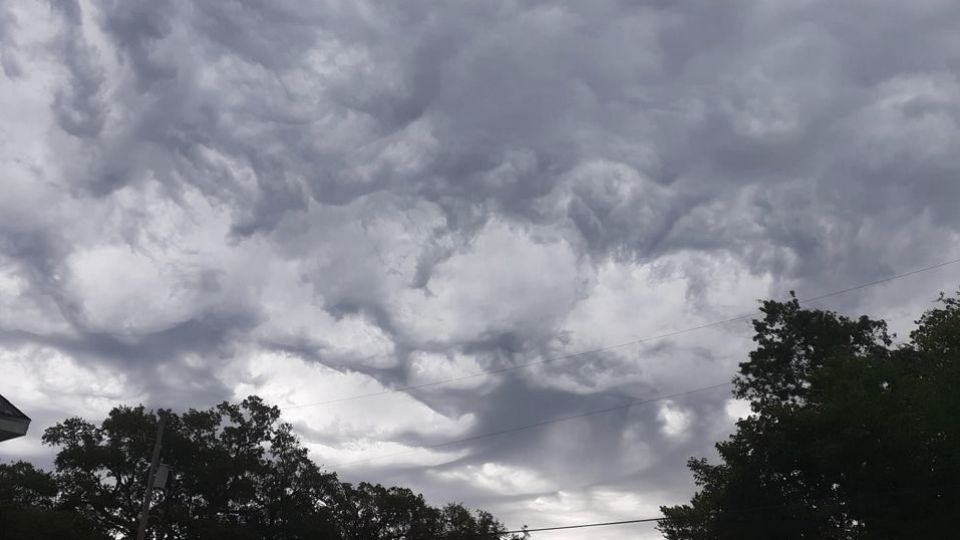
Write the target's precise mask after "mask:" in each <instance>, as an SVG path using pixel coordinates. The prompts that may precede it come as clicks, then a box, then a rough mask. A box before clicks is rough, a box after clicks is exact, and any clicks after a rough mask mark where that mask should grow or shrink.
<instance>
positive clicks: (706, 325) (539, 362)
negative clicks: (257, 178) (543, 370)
mask: <svg viewBox="0 0 960 540" xmlns="http://www.w3.org/2000/svg"><path fill="white" fill-rule="evenodd" d="M957 263H960V259H953V260H950V261H945V262H941V263H938V264H934V265H931V266H925V267H923V268H918V269H916V270H911V271H909V272H904V273H901V274H895V275H892V276H890V277H886V278H883V279H878V280H876V281H870V282H868V283H862V284H859V285H854V286H852V287H847V288H844V289H840V290H836V291H831V292H828V293H825V294H821V295H819V296H813V297H811V298H804V299H801V300H799V302H800V303H801V304H804V303H809V302H816V301H818V300H824V299H827V298H832V297H835V296H840V295H842V294H846V293H850V292H854V291H858V290H862V289H866V288H869V287H874V286H876V285H881V284H884V283H889V282H891V281H895V280H898V279H902V278H905V277H909V276H913V275H916V274H921V273H923V272H929V271H931V270H936V269H938V268H943V267H945V266H950V265H953V264H957ZM762 314H763V313H762V312H760V311H753V312H750V313H745V314H743V315H738V316H736V317H730V318H728V319H721V320H716V321H712V322H708V323H704V324H700V325H697V326H690V327H687V328H682V329H680V330H674V331H671V332H666V333H663V334H656V335H651V336H646V337H642V338H639V339H635V340H633V341H626V342H623V343H618V344H615V345H608V346H605V347H600V348H597V349H590V350H587V351H580V352H577V353H572V354H566V355H561V356H554V357H549V358H544V359H542V360H536V361H533V362H527V363H523V364H517V365H514V366H507V367H503V368H497V369H491V370H486V371H481V372H478V373H471V374H469V375H463V376H460V377H453V378H450V379H443V380H440V381H433V382H428V383H422V384H414V385H409V386H400V387H397V388H390V389H387V390H383V391H380V392H372V393H368V394H358V395H355V396H349V397H344V398H337V399H331V400H326V401H317V402H314V403H304V404H300V405H290V406H287V407H282V408H281V410H283V411H288V410H293V409H302V408H305V407H316V406H321V405H331V404H333V403H342V402H345V401H354V400H358V399H364V398H371V397H377V396H382V395H386V394H392V393H395V392H407V391H411V390H420V389H423V388H430V387H434V386H440V385H444V384H449V383H453V382H458V381H464V380H468V379H475V378H477V377H484V376H487V375H497V374H500V373H506V372H509V371H514V370H518V369H524V368H528V367H531V366H536V365H542V364H547V363H551V362H557V361H560V360H567V359H570V358H576V357H578V356H586V355H590V354H597V353H601V352H606V351H611V350H615V349H620V348H623V347H628V346H631V345H639V344H641V343H646V342H648V341H656V340H660V339H665V338H668V337H673V336H679V335H681V334H687V333H690V332H695V331H697V330H705V329H707V328H712V327H714V326H722V325H724V324H728V323H732V322H737V321H742V320H744V319H750V318H753V317H756V316H758V315H762ZM374 356H375V355H374ZM371 358H372V357H371Z"/></svg>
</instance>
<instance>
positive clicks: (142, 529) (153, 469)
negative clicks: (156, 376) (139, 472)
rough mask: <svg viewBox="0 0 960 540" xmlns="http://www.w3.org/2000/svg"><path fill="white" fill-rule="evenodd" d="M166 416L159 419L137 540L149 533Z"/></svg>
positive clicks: (141, 508) (141, 539)
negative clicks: (154, 481) (152, 498)
mask: <svg viewBox="0 0 960 540" xmlns="http://www.w3.org/2000/svg"><path fill="white" fill-rule="evenodd" d="M165 422H166V417H165V416H160V418H159V419H158V420H157V439H156V440H155V441H154V442H153V457H152V458H151V459H150V473H149V474H148V475H147V489H146V490H144V492H143V505H142V506H141V507H140V525H139V526H138V527H137V540H143V539H144V537H145V535H146V534H147V518H148V517H149V515H150V493H151V492H152V491H153V477H154V476H155V475H156V474H157V464H158V463H159V462H160V445H161V442H162V441H163V425H164V423H165Z"/></svg>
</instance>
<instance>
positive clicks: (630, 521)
mask: <svg viewBox="0 0 960 540" xmlns="http://www.w3.org/2000/svg"><path fill="white" fill-rule="evenodd" d="M661 521H670V518H668V517H658V518H641V519H627V520H624V521H604V522H599V523H584V524H581V525H562V526H558V527H540V528H537V529H518V530H515V531H503V532H496V533H485V534H474V535H470V536H468V537H467V538H484V537H494V538H497V537H500V536H503V535H505V534H524V533H535V532H546V531H566V530H570V529H589V528H593V527H607V526H611V525H631V524H635V523H658V522H661ZM441 538H442V537H441Z"/></svg>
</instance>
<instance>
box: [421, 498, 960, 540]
mask: <svg viewBox="0 0 960 540" xmlns="http://www.w3.org/2000/svg"><path fill="white" fill-rule="evenodd" d="M949 488H950V486H946V485H927V486H918V487H912V488H905V489H888V490H880V491H871V492H870V493H869V494H861V495H860V496H859V497H858V496H847V497H846V500H847V501H851V500H858V499H863V498H865V497H867V496H869V497H876V496H877V495H881V494H882V495H894V494H904V493H917V492H927V491H934V490H937V491H940V490H944V489H949ZM838 496H839V494H838ZM841 498H843V497H842V496H841ZM823 501H827V502H829V501H833V504H827V505H824V506H814V508H817V509H821V508H830V507H835V508H838V509H844V505H843V502H842V501H837V500H836V498H834V497H819V498H816V499H812V500H807V501H786V502H782V503H775V504H764V505H760V506H752V507H749V508H744V509H743V511H742V513H743V514H748V513H749V514H756V513H757V512H759V511H762V510H772V509H775V508H786V507H788V506H795V505H801V506H803V505H807V506H809V505H810V504H811V503H814V502H823ZM887 503H888V505H889V504H895V501H887ZM882 506H887V505H882ZM847 509H849V508H847ZM731 517H732V516H725V519H731ZM740 519H743V518H740ZM763 519H769V518H767V517H765V518H763ZM674 520H675V519H674V518H670V517H667V516H660V517H648V518H638V519H627V520H623V521H601V522H591V523H581V524H579V525H558V526H555V527H538V528H535V529H531V528H529V527H527V528H524V529H515V530H512V531H503V532H489V533H478V534H472V535H468V536H463V535H458V536H457V537H458V538H499V537H501V536H505V535H508V534H525V533H534V532H547V531H563V530H570V529H588V528H593V527H608V526H613V525H632V524H636V523H659V522H661V521H674ZM454 534H456V533H454ZM450 537H451V535H449V534H448V535H446V536H440V537H437V538H436V540H445V539H447V538H450Z"/></svg>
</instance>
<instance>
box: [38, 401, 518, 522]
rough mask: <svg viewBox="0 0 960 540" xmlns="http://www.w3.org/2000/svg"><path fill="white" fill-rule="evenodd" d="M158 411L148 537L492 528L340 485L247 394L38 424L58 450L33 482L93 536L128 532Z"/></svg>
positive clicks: (480, 517) (396, 496)
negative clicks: (164, 469) (159, 464)
mask: <svg viewBox="0 0 960 540" xmlns="http://www.w3.org/2000/svg"><path fill="white" fill-rule="evenodd" d="M160 416H163V417H164V418H165V422H166V427H165V431H164V438H163V450H162V454H161V455H162V461H163V462H164V463H166V464H168V465H170V466H171V467H172V469H173V470H174V472H175V477H174V479H173V480H172V481H168V484H167V486H166V488H165V489H163V490H155V491H154V500H153V501H152V508H151V513H150V521H149V524H150V527H149V531H150V535H149V536H150V537H151V538H153V539H156V540H161V539H162V540H168V539H169V540H175V539H176V540H179V539H195V538H196V539H204V540H207V539H211V540H219V539H224V540H226V539H231V540H233V539H239V540H244V539H250V540H254V539H265V538H269V539H271V540H272V539H277V540H298V539H305V538H310V539H331V540H380V539H383V540H386V539H395V540H428V539H429V540H434V539H438V538H444V539H446V538H449V539H450V540H458V539H460V538H467V537H470V536H471V535H476V534H486V533H492V532H499V531H503V530H504V529H503V526H502V525H501V524H500V523H499V522H497V521H496V520H495V519H494V518H493V517H492V516H491V515H490V514H488V513H485V512H479V513H477V514H473V513H471V512H470V511H468V510H467V509H465V508H464V507H463V506H462V505H448V506H447V507H445V508H443V509H438V508H434V507H431V506H430V505H428V504H427V503H426V501H425V500H424V498H423V496H422V495H419V494H415V493H414V492H412V491H411V490H409V489H405V488H399V487H389V488H388V487H383V486H380V485H373V484H368V483H360V484H359V485H357V486H354V485H352V484H349V483H341V482H340V481H339V480H338V479H337V477H336V475H335V474H332V473H327V472H323V471H321V470H320V469H319V467H317V465H316V464H315V463H313V461H311V460H310V458H309V457H308V455H307V450H306V449H305V448H304V447H303V445H302V444H301V443H300V442H299V440H298V439H297V437H296V436H295V435H294V434H293V432H292V427H291V426H290V425H289V424H286V423H283V422H281V421H280V410H279V409H278V408H276V407H271V406H268V405H266V404H264V403H263V401H262V400H260V398H257V397H249V398H247V399H245V400H244V401H243V402H242V403H239V404H230V403H221V404H219V405H217V406H216V407H213V408H211V409H208V410H200V411H198V410H190V411H187V412H185V413H183V414H179V415H178V414H175V413H173V412H171V411H167V410H161V411H156V412H154V411H147V410H146V409H144V408H143V407H142V406H139V407H117V408H115V409H113V410H112V411H110V413H109V415H108V417H107V418H106V419H105V420H104V421H103V422H102V423H101V424H100V425H99V426H98V425H94V424H93V423H90V422H87V421H85V420H81V419H79V418H69V419H67V420H64V421H63V422H61V423H59V424H57V425H55V426H53V427H51V428H49V429H48V430H47V431H46V432H45V433H44V441H45V442H46V443H47V444H51V445H55V446H58V447H59V448H60V450H59V452H58V454H57V457H56V461H55V464H56V469H57V473H56V475H55V476H50V475H47V476H46V477H45V478H48V479H52V480H53V481H55V484H56V488H55V489H54V492H55V493H56V498H57V500H58V501H59V503H58V504H60V506H61V507H62V508H65V509H70V510H73V511H74V512H76V513H78V514H79V515H81V516H83V517H84V518H85V519H88V520H90V521H91V522H93V523H96V525H97V527H96V528H97V530H98V531H100V532H102V533H103V534H105V535H109V536H110V537H125V538H129V537H132V535H133V534H134V532H135V527H136V523H137V515H138V512H139V509H140V501H141V500H142V497H143V490H144V484H145V480H146V477H147V474H148V469H149V458H150V456H151V451H152V446H153V440H154V437H155V433H156V428H157V422H158V421H159V417H160ZM42 474H46V473H42ZM48 491H49V490H48Z"/></svg>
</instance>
